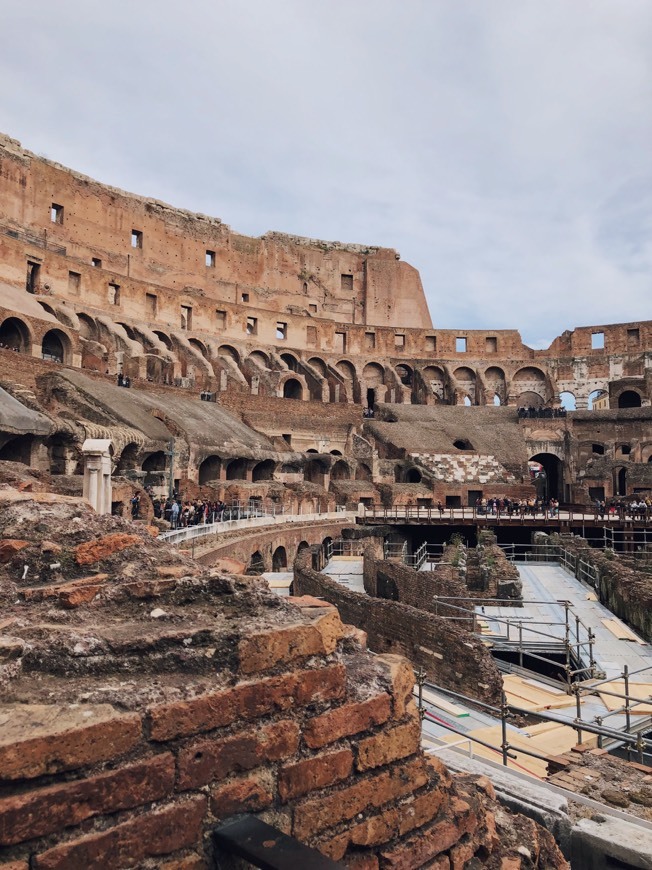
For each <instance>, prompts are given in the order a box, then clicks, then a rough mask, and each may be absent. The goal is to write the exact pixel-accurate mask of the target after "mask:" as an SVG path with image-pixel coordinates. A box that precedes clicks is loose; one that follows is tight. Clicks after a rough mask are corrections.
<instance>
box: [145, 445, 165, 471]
mask: <svg viewBox="0 0 652 870" xmlns="http://www.w3.org/2000/svg"><path fill="white" fill-rule="evenodd" d="M141 468H142V469H143V471H165V453H164V452H163V451H162V450H157V451H156V452H155V453H150V454H149V456H147V457H145V459H144V460H143V464H142V466H141Z"/></svg>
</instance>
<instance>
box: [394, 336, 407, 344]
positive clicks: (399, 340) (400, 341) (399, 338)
mask: <svg viewBox="0 0 652 870" xmlns="http://www.w3.org/2000/svg"><path fill="white" fill-rule="evenodd" d="M394 347H405V336H404V335H399V334H398V333H397V334H395V335H394Z"/></svg>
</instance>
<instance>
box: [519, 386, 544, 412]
mask: <svg viewBox="0 0 652 870" xmlns="http://www.w3.org/2000/svg"><path fill="white" fill-rule="evenodd" d="M516 404H517V405H518V407H519V408H543V406H544V404H545V403H544V401H543V398H542V397H541V396H540V395H539V394H538V393H533V392H531V391H529V390H526V391H525V392H524V393H519V395H518V398H517V399H516Z"/></svg>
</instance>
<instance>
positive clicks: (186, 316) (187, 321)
mask: <svg viewBox="0 0 652 870" xmlns="http://www.w3.org/2000/svg"><path fill="white" fill-rule="evenodd" d="M181 329H192V306H191V305H182V306H181Z"/></svg>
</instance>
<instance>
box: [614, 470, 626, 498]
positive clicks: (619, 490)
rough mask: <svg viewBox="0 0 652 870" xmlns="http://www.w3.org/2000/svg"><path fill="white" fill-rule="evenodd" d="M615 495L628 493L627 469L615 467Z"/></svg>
mask: <svg viewBox="0 0 652 870" xmlns="http://www.w3.org/2000/svg"><path fill="white" fill-rule="evenodd" d="M613 488H614V495H627V469H626V468H614V471H613Z"/></svg>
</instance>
